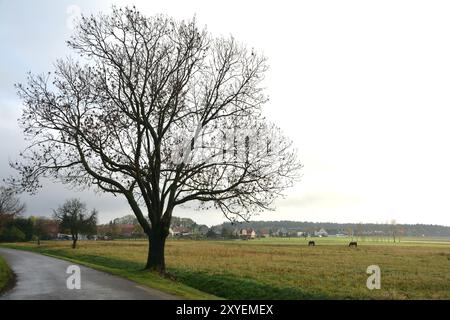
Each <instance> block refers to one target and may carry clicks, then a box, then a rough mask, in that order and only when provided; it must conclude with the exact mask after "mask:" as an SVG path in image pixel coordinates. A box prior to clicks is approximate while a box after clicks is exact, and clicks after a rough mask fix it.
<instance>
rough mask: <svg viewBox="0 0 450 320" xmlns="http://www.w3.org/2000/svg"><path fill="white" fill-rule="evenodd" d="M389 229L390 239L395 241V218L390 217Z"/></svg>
mask: <svg viewBox="0 0 450 320" xmlns="http://www.w3.org/2000/svg"><path fill="white" fill-rule="evenodd" d="M390 225H391V227H390V229H391V234H392V239H393V240H394V243H395V236H396V235H397V221H396V220H395V219H392V220H391V221H390Z"/></svg>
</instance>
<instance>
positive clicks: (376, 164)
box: [0, 0, 450, 225]
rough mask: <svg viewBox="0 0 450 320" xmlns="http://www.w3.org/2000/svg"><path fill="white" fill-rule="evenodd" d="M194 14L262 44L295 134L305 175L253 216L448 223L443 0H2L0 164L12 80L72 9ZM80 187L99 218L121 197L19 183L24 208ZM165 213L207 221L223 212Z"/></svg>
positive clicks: (281, 108) (44, 51)
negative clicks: (270, 208)
mask: <svg viewBox="0 0 450 320" xmlns="http://www.w3.org/2000/svg"><path fill="white" fill-rule="evenodd" d="M112 3H116V4H119V5H120V4H126V3H131V4H135V5H136V6H137V8H138V9H140V10H141V11H143V12H145V13H146V14H149V15H150V14H155V13H165V14H168V15H171V16H174V17H176V18H180V19H181V18H190V17H192V16H193V15H194V14H195V15H196V17H197V19H198V21H199V23H200V24H201V25H207V27H208V29H209V31H211V32H212V33H213V34H216V35H220V34H223V35H227V34H233V35H234V36H235V37H236V38H237V39H238V40H240V41H242V42H244V43H247V44H248V45H249V46H250V47H255V48H256V49H257V50H258V51H262V52H263V53H264V54H265V55H266V56H267V57H268V58H269V64H270V66H271V69H270V71H269V73H268V75H267V81H266V86H267V93H268V94H269V95H270V97H271V100H270V102H269V103H268V104H267V107H266V114H267V116H268V117H270V119H271V120H272V121H274V122H275V123H277V124H278V125H279V126H280V127H281V128H283V130H284V131H285V133H286V134H287V135H289V136H290V137H291V138H292V139H293V140H294V142H295V145H296V147H297V149H298V151H299V154H300V157H301V159H302V162H303V163H304V165H305V168H304V170H303V179H302V181H301V182H300V183H298V184H297V185H296V186H295V187H294V188H292V189H290V190H288V191H287V197H286V198H285V199H284V200H279V201H277V211H276V212H268V213H263V214H262V215H261V216H259V217H255V219H265V220H269V219H270V220H282V219H289V220H314V221H337V222H347V221H348V222H360V221H365V222H385V221H387V220H390V219H396V220H397V221H398V222H404V223H434V224H445V225H450V215H449V212H450V204H449V203H448V201H447V198H448V195H447V193H448V191H449V189H450V188H449V183H448V181H450V167H449V166H448V163H450V152H449V150H448V147H447V145H448V143H447V140H448V137H449V136H450V126H448V124H447V123H448V119H449V105H450V96H449V94H448V92H449V88H450V59H448V57H449V56H450V20H449V19H448V16H449V15H450V5H449V4H448V2H446V1H433V2H429V1H393V0H390V1H384V0H380V1H376V2H372V1H370V2H369V1H356V0H355V1H290V2H289V1H286V2H274V1H268V2H261V1H234V0H233V1H226V2H213V1H75V0H72V1H61V0H58V1H56V0H54V1H50V0H40V1H33V0H28V1H26V0H19V1H8V0H0V43H1V49H2V50H1V53H0V55H1V59H0V138H1V150H2V152H1V153H0V177H5V176H7V175H9V174H11V173H12V171H11V170H10V169H9V167H8V160H9V159H14V158H15V157H16V156H17V154H18V152H19V150H20V149H21V148H23V146H24V145H25V144H24V141H23V137H22V136H21V134H20V130H19V128H18V126H17V123H16V119H17V117H18V116H19V114H20V101H18V99H17V97H16V94H15V90H14V88H13V84H14V83H16V82H23V81H24V79H25V77H26V72H28V71H32V72H33V73H39V72H46V71H49V70H51V69H52V63H53V62H54V61H55V60H56V59H57V58H59V57H64V56H66V55H67V54H69V53H70V52H68V51H67V49H66V45H65V40H67V39H68V37H69V35H70V32H71V30H70V28H68V19H70V16H71V12H72V11H70V10H68V8H73V7H71V6H72V5H76V6H78V7H79V8H80V10H81V11H82V12H83V13H89V12H96V11H98V10H103V11H108V9H109V6H110V5H111V4H112ZM73 196H77V197H80V198H81V199H82V200H84V201H86V202H88V203H89V205H90V206H91V207H97V209H99V211H100V218H101V221H103V222H104V221H108V220H109V219H111V218H112V217H116V216H120V215H124V214H127V213H129V210H128V208H127V205H126V203H125V202H124V201H123V200H121V199H115V198H113V197H111V196H100V195H98V194H95V193H93V192H90V191H85V192H82V193H76V192H74V191H71V190H66V189H65V188H64V187H63V186H61V185H59V184H52V183H45V188H44V189H43V190H41V192H40V193H39V194H38V195H36V196H33V197H30V196H23V199H24V200H25V201H26V203H27V207H28V214H37V215H49V214H51V209H52V208H56V207H57V206H58V204H60V203H61V202H62V201H63V200H64V199H66V198H69V197H73ZM175 215H181V216H190V217H192V218H194V219H195V220H197V221H199V222H202V223H207V224H215V223H220V222H221V221H223V217H222V216H221V215H220V214H219V213H214V212H209V213H205V212H193V211H192V210H189V209H182V210H179V211H177V212H176V213H175Z"/></svg>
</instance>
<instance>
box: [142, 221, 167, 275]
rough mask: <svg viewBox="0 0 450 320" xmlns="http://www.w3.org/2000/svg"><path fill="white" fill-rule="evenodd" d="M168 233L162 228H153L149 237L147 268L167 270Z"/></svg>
mask: <svg viewBox="0 0 450 320" xmlns="http://www.w3.org/2000/svg"><path fill="white" fill-rule="evenodd" d="M166 238H167V234H166V233H165V232H163V231H162V230H152V231H151V232H150V235H149V237H148V239H149V248H148V257H147V265H146V267H145V269H147V270H153V271H158V272H159V273H165V272H166V262H165V259H164V247H165V244H166Z"/></svg>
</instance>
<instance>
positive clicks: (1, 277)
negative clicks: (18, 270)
mask: <svg viewBox="0 0 450 320" xmlns="http://www.w3.org/2000/svg"><path fill="white" fill-rule="evenodd" d="M12 277H13V274H12V272H11V269H10V268H9V267H8V265H7V264H6V261H5V260H4V259H3V258H2V257H0V294H1V293H2V292H3V290H4V289H6V287H7V285H8V284H9V282H10V280H11V279H12Z"/></svg>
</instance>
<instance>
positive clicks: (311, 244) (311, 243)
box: [308, 241, 316, 247]
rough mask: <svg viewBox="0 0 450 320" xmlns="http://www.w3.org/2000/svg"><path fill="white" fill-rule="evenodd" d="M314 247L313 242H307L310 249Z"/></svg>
mask: <svg viewBox="0 0 450 320" xmlns="http://www.w3.org/2000/svg"><path fill="white" fill-rule="evenodd" d="M315 245H316V243H315V242H314V241H310V242H308V246H310V247H311V246H313V247H314V246H315Z"/></svg>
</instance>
